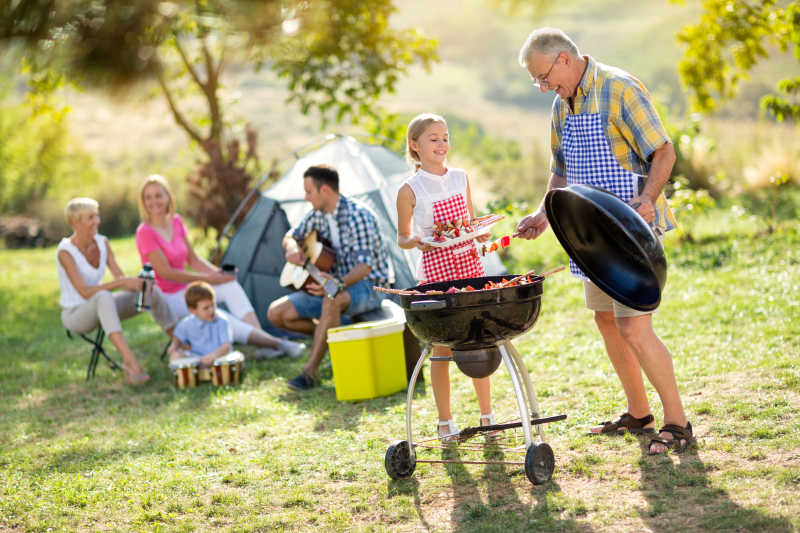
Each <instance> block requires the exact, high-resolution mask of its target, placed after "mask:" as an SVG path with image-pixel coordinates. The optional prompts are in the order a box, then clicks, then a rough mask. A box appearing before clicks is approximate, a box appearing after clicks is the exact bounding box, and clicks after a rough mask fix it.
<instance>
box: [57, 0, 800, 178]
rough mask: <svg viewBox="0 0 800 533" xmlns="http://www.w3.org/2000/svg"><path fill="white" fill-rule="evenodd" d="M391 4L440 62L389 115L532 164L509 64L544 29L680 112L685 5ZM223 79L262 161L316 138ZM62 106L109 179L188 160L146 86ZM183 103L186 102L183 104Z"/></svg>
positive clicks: (267, 82)
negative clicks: (562, 34)
mask: <svg viewBox="0 0 800 533" xmlns="http://www.w3.org/2000/svg"><path fill="white" fill-rule="evenodd" d="M397 5H398V7H399V12H398V13H397V15H396V20H395V23H396V25H397V26H398V27H407V26H415V27H418V28H421V29H422V30H423V31H424V32H425V33H426V35H428V36H431V37H434V38H436V39H438V41H439V52H440V56H441V62H440V63H438V64H436V65H434V67H433V68H432V70H431V71H430V72H424V71H422V70H415V71H412V72H411V73H410V74H409V76H408V77H407V78H406V79H403V80H401V82H400V83H399V85H398V91H397V93H396V94H393V95H386V96H385V97H384V98H383V100H382V102H381V103H382V105H384V106H385V107H386V108H387V109H389V110H390V111H393V112H398V113H401V114H403V115H410V114H415V113H418V112H423V111H435V112H438V113H442V114H444V115H445V116H447V117H450V118H453V119H459V120H461V121H467V122H474V123H475V124H477V125H479V126H481V127H482V128H483V129H484V130H485V131H486V132H487V134H490V135H491V136H492V137H493V138H495V139H500V140H508V141H509V142H517V143H519V145H520V146H521V147H522V148H523V150H525V151H526V152H527V153H531V152H539V153H540V157H539V160H541V153H542V152H544V153H545V156H546V150H547V145H548V130H547V124H548V114H549V107H550V104H551V102H552V95H551V94H547V95H545V94H541V93H540V92H539V91H538V90H536V89H535V88H534V87H532V86H531V84H530V81H529V79H528V75H527V73H526V72H525V71H524V70H522V69H521V68H520V67H519V65H518V64H517V53H518V50H519V47H520V45H521V43H522V42H523V40H524V39H525V37H526V36H527V34H528V33H529V31H530V30H531V29H532V28H534V27H538V26H544V25H549V26H556V27H560V28H563V29H564V30H565V31H566V32H567V33H568V34H570V35H571V36H572V37H573V38H574V39H575V40H576V41H577V43H578V45H579V47H580V48H581V50H582V51H583V52H584V53H588V54H591V55H592V56H593V57H595V58H597V59H598V60H599V61H602V62H605V63H609V64H614V65H617V66H620V67H621V68H624V69H626V70H629V71H630V72H632V73H634V74H635V75H636V76H637V77H639V78H640V79H642V81H643V82H644V83H645V84H646V85H647V86H648V87H649V88H650V90H651V92H653V94H654V95H655V96H656V97H657V99H658V100H659V102H660V103H661V104H662V105H663V106H664V108H665V109H667V110H668V113H669V115H670V118H669V120H677V119H678V118H681V117H685V116H686V114H687V111H686V105H687V104H686V102H687V98H686V96H685V94H684V93H683V90H682V89H681V87H680V83H679V81H678V74H677V63H678V60H679V58H680V55H681V50H680V49H679V47H678V45H677V43H676V40H675V34H676V32H677V31H678V30H679V29H680V28H681V27H682V26H684V25H686V24H689V23H693V22H695V21H696V20H697V17H698V14H699V8H698V5H697V4H696V3H695V2H687V4H686V5H676V4H673V3H670V2H667V1H666V0H648V1H642V2H636V3H630V2H625V1H624V0H611V1H605V2H596V1H590V0H581V1H576V2H561V3H558V2H552V3H551V4H550V5H551V7H550V8H549V9H548V10H546V11H545V12H543V13H541V14H539V15H536V16H532V15H531V14H526V15H525V16H522V15H520V14H517V15H516V16H509V15H508V14H506V13H503V12H502V11H500V10H499V9H497V8H495V7H492V5H491V2H489V1H478V0H443V1H440V2H435V3H430V2H425V1H423V0H402V1H400V2H397ZM793 61H794V60H793V59H792V58H791V57H790V56H789V54H784V55H782V56H779V57H777V58H775V59H773V60H771V61H769V62H767V63H765V64H763V65H760V66H759V67H758V68H757V69H756V70H755V71H754V72H753V79H755V80H761V81H757V82H750V83H745V84H744V85H743V87H742V90H741V94H740V97H739V98H737V99H736V100H735V101H734V102H731V103H730V104H728V105H726V106H724V108H723V109H722V110H721V112H720V117H722V118H723V119H725V118H726V117H728V118H731V117H735V118H737V119H738V120H739V122H738V124H741V120H743V119H744V120H749V119H756V118H757V117H758V115H759V113H758V105H757V102H758V98H759V97H760V96H761V94H763V93H765V92H767V91H768V90H769V89H770V88H771V87H770V86H771V84H772V81H771V80H776V79H778V77H779V75H778V73H780V74H781V75H782V74H784V73H785V72H787V71H788V70H789V69H791V68H795V69H796V65H797V64H796V62H793ZM764 80H769V81H764ZM224 82H225V88H224V100H225V101H226V102H227V111H226V112H227V118H228V120H229V121H230V122H231V123H232V124H233V126H234V128H241V127H243V125H244V124H245V122H250V123H252V124H254V125H255V126H256V127H257V129H258V132H259V136H260V142H259V146H260V155H261V157H262V160H264V161H265V162H269V161H270V160H271V159H273V158H282V157H285V156H287V155H288V154H290V153H291V152H292V151H293V150H295V149H297V148H298V147H299V146H302V145H303V144H304V143H306V142H308V141H310V140H312V139H313V138H315V137H317V136H319V135H321V134H322V133H324V132H323V131H322V130H321V128H320V123H319V117H317V116H313V115H312V116H303V115H302V114H300V112H299V110H298V109H297V108H296V107H294V106H292V105H287V104H285V102H284V100H285V98H286V94H287V92H286V91H285V89H284V88H283V85H282V82H281V81H280V80H278V79H276V77H275V76H274V75H273V74H272V73H270V72H269V71H263V72H260V73H253V72H252V71H251V69H249V68H247V67H245V66H242V65H240V66H238V67H231V68H229V70H228V71H227V76H226V78H225V80H224ZM67 102H68V103H69V105H70V106H71V107H72V109H73V111H72V113H71V116H70V122H71V126H72V130H73V132H74V134H75V135H76V136H77V137H78V138H79V139H80V140H81V142H82V143H83V145H84V146H85V148H86V149H87V151H89V153H91V154H92V155H93V156H94V157H95V158H96V160H97V161H98V167H99V169H100V171H101V173H103V174H104V175H107V176H108V177H109V178H110V179H115V180H118V181H119V180H121V181H127V182H130V181H133V182H138V181H139V180H140V179H141V177H142V176H144V175H146V174H149V173H152V172H160V173H163V174H165V175H167V176H168V177H171V178H172V180H173V182H176V183H177V182H180V181H182V177H183V176H184V175H185V174H186V170H187V169H188V168H189V167H190V166H191V165H192V163H193V156H192V151H191V148H190V146H189V142H188V139H187V138H186V137H185V136H184V134H183V133H182V132H181V131H180V130H179V129H178V128H177V127H176V126H175V125H174V123H173V121H172V117H171V115H170V114H169V112H168V110H167V108H166V105H165V103H164V102H163V101H162V97H161V95H160V93H158V92H157V91H155V90H154V88H153V87H145V86H141V87H136V88H132V89H131V90H130V91H128V92H127V93H124V94H116V95H107V94H105V93H101V92H96V91H86V92H70V93H69V94H68V95H67ZM182 105H183V106H184V108H190V107H191V103H190V104H189V105H187V103H186V102H183V104H182ZM723 129H724V128H723ZM331 130H334V131H341V132H356V131H359V132H360V131H363V130H362V128H361V127H359V126H348V125H332V126H330V127H328V128H327V130H326V131H331ZM454 142H456V143H457V142H458V138H455V139H454ZM462 155H463V154H462ZM539 162H541V161H539ZM454 164H463V165H464V166H468V165H470V162H469V161H463V162H462V161H461V160H459V159H458V158H456V160H455V161H454ZM537 166H541V165H539V163H537ZM470 168H471V165H470ZM537 179H539V177H538V176H537ZM484 186H485V187H489V186H490V184H484ZM87 193H91V191H87Z"/></svg>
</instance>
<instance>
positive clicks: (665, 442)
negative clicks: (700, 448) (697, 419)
mask: <svg viewBox="0 0 800 533" xmlns="http://www.w3.org/2000/svg"><path fill="white" fill-rule="evenodd" d="M658 433H659V434H661V433H670V434H671V435H672V438H671V439H662V438H661V437H653V438H652V439H650V444H649V445H648V446H647V453H648V454H649V455H659V454H661V453H667V452H668V451H669V450H670V448H674V449H675V453H681V452H683V451H684V450H686V448H688V447H689V445H690V444H694V442H695V438H694V434H693V433H692V423H691V422H689V421H688V420H687V421H686V427H685V428H682V427H680V426H676V425H675V424H665V425H664V427H662V428H661V429H659V430H658ZM681 441H683V444H681ZM653 444H661V445H662V446H664V447H665V448H666V450H664V451H663V452H654V451H652V449H653Z"/></svg>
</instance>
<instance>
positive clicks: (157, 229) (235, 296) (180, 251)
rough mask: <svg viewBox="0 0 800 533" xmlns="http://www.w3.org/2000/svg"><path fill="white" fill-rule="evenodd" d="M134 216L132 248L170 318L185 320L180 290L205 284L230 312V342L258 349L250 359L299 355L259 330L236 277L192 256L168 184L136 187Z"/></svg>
mask: <svg viewBox="0 0 800 533" xmlns="http://www.w3.org/2000/svg"><path fill="white" fill-rule="evenodd" d="M139 214H140V215H141V217H142V223H141V224H139V227H138V228H137V229H136V247H137V248H138V250H139V255H140V256H141V259H142V263H150V264H151V265H153V270H154V271H155V276H156V285H158V287H159V288H160V289H161V291H162V292H163V293H164V296H165V297H166V300H167V302H169V306H170V309H171V310H172V312H173V314H174V315H175V317H176V318H178V319H181V318H183V317H184V316H186V315H188V314H189V309H188V308H187V307H186V301H185V300H184V292H185V290H186V285H187V284H189V283H191V282H192V281H205V282H206V283H209V284H211V285H213V286H214V292H215V293H216V295H217V301H219V302H222V303H224V304H225V305H227V307H228V309H229V310H230V314H229V315H226V317H227V318H228V319H229V321H230V323H231V326H232V328H233V340H234V342H238V343H240V344H252V345H255V346H259V347H261V348H260V349H259V351H257V352H256V355H257V356H259V357H262V358H270V357H277V356H280V355H283V354H287V355H289V356H291V357H298V356H299V355H300V353H301V352H302V350H303V348H305V346H304V345H303V344H300V343H296V342H291V341H289V340H286V339H279V338H277V337H273V336H272V335H270V334H269V333H267V332H266V331H264V330H262V329H261V325H260V324H259V323H258V318H256V314H255V311H254V310H253V306H252V304H251V303H250V301H249V300H248V299H247V294H245V292H244V289H242V286H241V285H239V283H238V282H237V281H236V276H234V275H232V274H225V273H223V272H222V271H221V270H220V269H219V268H218V267H216V266H215V265H213V264H211V263H210V262H208V261H206V260H205V259H203V258H201V257H199V256H198V255H197V254H196V253H195V252H194V249H193V248H192V244H191V242H190V241H189V235H188V234H187V231H186V226H184V224H183V220H182V219H181V217H180V215H178V214H177V213H176V212H175V200H174V198H173V195H172V191H171V190H170V187H169V183H167V180H165V179H164V178H163V177H162V176H159V175H157V174H153V175H152V176H149V177H148V178H147V179H146V180H145V181H144V183H142V186H141V189H140V190H139ZM187 267H189V268H191V269H192V272H189V271H188V270H187ZM231 315H232V316H231Z"/></svg>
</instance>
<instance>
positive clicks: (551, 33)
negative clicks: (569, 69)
mask: <svg viewBox="0 0 800 533" xmlns="http://www.w3.org/2000/svg"><path fill="white" fill-rule="evenodd" d="M534 52H537V53H539V54H542V55H546V56H548V57H555V56H557V55H558V54H561V53H565V54H569V55H570V56H572V57H573V58H576V59H577V58H579V57H580V56H581V53H580V51H579V50H578V46H577V45H576V44H575V43H574V42H572V39H570V38H569V37H567V34H566V33H564V32H563V31H561V30H559V29H558V28H539V29H538V30H533V31H532V32H531V34H530V35H528V38H527V39H525V44H523V45H522V48H520V50H519V64H520V66H521V67H522V68H527V67H528V62H529V61H530V57H531V54H532V53H534Z"/></svg>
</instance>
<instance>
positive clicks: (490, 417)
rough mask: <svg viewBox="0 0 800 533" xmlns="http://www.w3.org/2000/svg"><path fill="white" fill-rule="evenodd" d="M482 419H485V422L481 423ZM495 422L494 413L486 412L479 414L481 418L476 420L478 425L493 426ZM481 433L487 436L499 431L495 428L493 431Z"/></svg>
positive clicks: (492, 435)
mask: <svg viewBox="0 0 800 533" xmlns="http://www.w3.org/2000/svg"><path fill="white" fill-rule="evenodd" d="M484 420H485V421H486V423H485V424H484V423H483V421H484ZM496 423H497V422H495V421H494V413H488V414H485V415H481V418H480V420H479V421H478V425H480V426H493V425H495V424H496ZM482 433H483V434H484V435H486V436H487V437H494V436H495V435H497V434H498V433H499V432H498V431H496V430H495V431H483V432H482Z"/></svg>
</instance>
